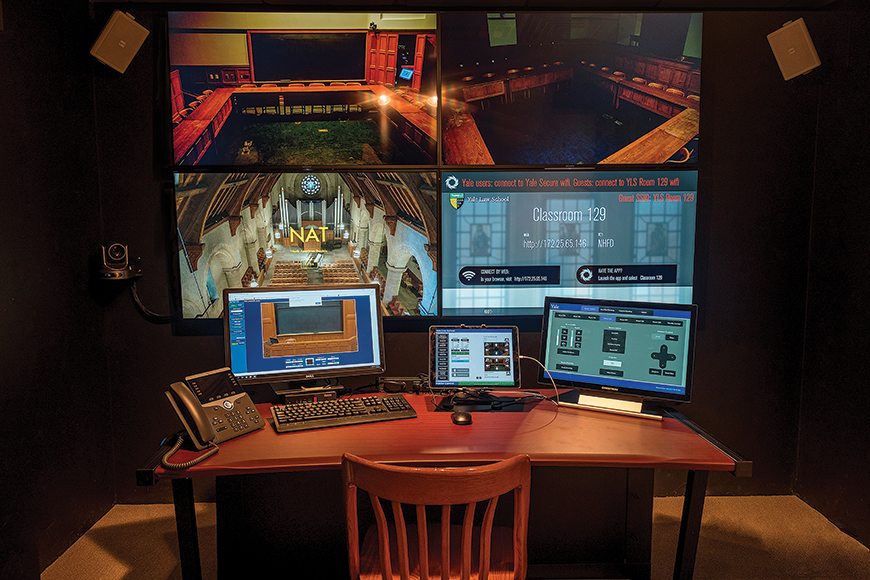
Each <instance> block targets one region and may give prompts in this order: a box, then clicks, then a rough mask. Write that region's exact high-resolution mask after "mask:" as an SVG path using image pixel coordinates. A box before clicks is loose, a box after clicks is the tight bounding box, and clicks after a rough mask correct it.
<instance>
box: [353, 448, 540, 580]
mask: <svg viewBox="0 0 870 580" xmlns="http://www.w3.org/2000/svg"><path fill="white" fill-rule="evenodd" d="M341 471H342V480H343V482H344V489H345V505H346V511H347V539H348V560H349V566H350V577H351V580H360V579H365V580H368V579H371V580H391V579H395V578H399V579H401V580H408V579H409V578H415V579H416V578H419V579H420V580H429V579H430V578H432V579H436V578H440V579H441V580H447V579H448V578H459V579H462V580H470V579H471V578H475V579H476V580H488V579H492V580H496V579H499V580H500V579H505V580H506V579H512V580H524V578H525V577H526V567H527V556H526V538H527V533H528V521H529V518H528V516H529V486H530V481H531V462H530V461H529V458H528V456H525V455H518V456H515V457H512V458H510V459H506V460H504V461H500V462H498V463H493V464H489V465H482V466H476V467H454V468H443V467H435V468H415V467H399V466H395V465H385V464H379V463H375V462H372V461H368V460H366V459H362V458H360V457H356V456H354V455H350V454H347V453H346V454H344V456H343V457H342V461H341ZM357 489H360V490H364V491H366V492H368V495H369V498H370V499H371V503H372V507H373V510H374V513H375V519H376V521H377V525H376V526H374V525H373V526H372V527H371V528H370V529H369V530H368V532H367V533H366V534H365V538H364V539H363V543H362V546H360V545H359V524H358V521H357ZM511 491H513V496H514V501H513V512H514V518H513V528H512V529H511V528H508V527H504V526H493V520H494V516H495V508H496V504H497V501H498V498H499V496H500V495H502V494H506V493H508V492H511ZM382 500H383V501H384V502H389V504H390V505H391V509H392V515H393V517H392V520H393V521H392V523H388V522H387V516H386V514H385V513H384V509H383V505H382V503H381V501H382ZM478 502H486V511H485V513H484V514H483V518H482V520H481V521H480V523H479V524H478V525H475V523H474V516H475V507H476V505H477V503H478ZM403 504H404V505H406V506H409V507H408V509H409V513H410V506H413V508H414V512H415V513H416V524H413V523H412V524H406V523H405V515H404V512H403V507H402V506H403ZM463 504H464V505H465V510H464V513H463V518H462V524H461V525H458V524H456V525H451V518H450V512H451V506H453V505H463ZM427 505H428V506H436V505H437V506H441V510H440V515H441V519H440V522H427V520H426V506H427ZM442 546H447V547H448V548H447V549H442V548H441V547H442ZM473 571H476V573H473Z"/></svg>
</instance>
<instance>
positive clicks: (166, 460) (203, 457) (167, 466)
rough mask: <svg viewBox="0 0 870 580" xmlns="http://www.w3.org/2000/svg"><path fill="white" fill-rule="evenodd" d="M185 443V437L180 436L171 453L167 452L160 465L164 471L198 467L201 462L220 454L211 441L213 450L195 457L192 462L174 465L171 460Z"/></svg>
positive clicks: (170, 450)
mask: <svg viewBox="0 0 870 580" xmlns="http://www.w3.org/2000/svg"><path fill="white" fill-rule="evenodd" d="M183 443H184V436H183V435H179V436H178V439H176V440H175V445H173V446H172V447H171V448H170V449H169V451H167V452H166V453H165V454H164V455H163V458H162V459H161V460H160V465H162V466H163V468H164V469H170V470H172V471H178V470H181V469H187V468H188V467H193V466H194V465H196V464H197V463H199V462H200V461H204V460H206V459H208V458H209V457H211V456H212V455H214V454H215V453H217V452H218V446H217V445H215V444H214V443H212V442H211V441H209V442H208V444H209V446H210V447H211V449H209V450H208V451H206V452H205V453H203V454H202V455H200V456H199V457H195V458H193V459H191V460H190V461H185V462H184V463H172V462H171V461H169V458H170V457H172V456H173V455H175V452H176V451H178V450H179V449H181V445H182V444H183Z"/></svg>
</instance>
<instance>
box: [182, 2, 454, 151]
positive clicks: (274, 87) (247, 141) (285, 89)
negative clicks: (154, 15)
mask: <svg viewBox="0 0 870 580" xmlns="http://www.w3.org/2000/svg"><path fill="white" fill-rule="evenodd" d="M436 25H437V24H436V16H435V14H423V13H395V14H390V13H374V14H372V13H328V14H326V13H315V12H311V13H289V12H285V13H269V12H170V13H169V16H168V40H169V87H170V102H171V106H170V112H171V115H172V121H171V122H172V127H173V129H172V149H173V152H172V164H173V165H176V166H180V165H197V166H248V165H259V166H272V167H286V166H305V167H311V166H324V165H328V166H336V165H342V166H343V165H434V164H435V163H436V162H437V142H438V135H437V121H436V118H437V107H438V95H437V89H436V86H437V82H436V73H437V62H436V53H437V44H436Z"/></svg>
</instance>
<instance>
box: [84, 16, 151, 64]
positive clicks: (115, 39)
mask: <svg viewBox="0 0 870 580" xmlns="http://www.w3.org/2000/svg"><path fill="white" fill-rule="evenodd" d="M147 37H148V30H147V29H146V28H145V27H143V26H142V25H140V24H139V23H138V22H136V19H135V18H133V17H132V16H130V15H129V14H127V13H126V12H121V11H120V10H115V12H113V13H112V17H111V18H109V21H108V22H107V23H106V26H105V27H104V28H103V31H102V32H101V33H100V36H99V38H97V40H96V42H94V45H93V46H92V47H91V54H92V55H94V56H95V57H96V58H97V60H98V61H100V62H101V63H103V64H106V65H109V66H110V67H112V68H113V69H115V70H116V71H118V72H124V71H125V70H127V67H128V66H129V65H130V62H131V61H132V60H133V57H134V56H136V53H137V52H138V51H139V48H140V47H141V46H142V43H143V42H145V39H146V38H147Z"/></svg>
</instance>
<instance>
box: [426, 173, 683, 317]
mask: <svg viewBox="0 0 870 580" xmlns="http://www.w3.org/2000/svg"><path fill="white" fill-rule="evenodd" d="M697 181H698V175H697V172H695V171H687V170H672V171H666V170H665V171H643V170H638V171H631V170H622V171H590V172H570V171H510V172H508V171H490V172H484V171H474V172H470V171H469V172H464V171H457V172H445V173H444V174H443V176H442V197H441V221H440V224H441V251H442V259H441V267H442V278H441V285H442V299H443V302H442V313H443V314H444V315H446V316H487V315H540V314H541V306H542V305H543V303H544V298H545V297H546V296H550V295H559V296H570V297H588V298H601V299H605V298H606V299H615V300H636V301H644V302H675V303H682V304H688V303H691V302H692V280H693V273H692V271H693V263H694V247H695V208H696V203H697Z"/></svg>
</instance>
